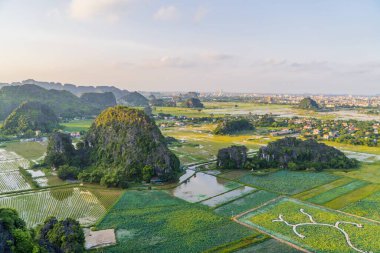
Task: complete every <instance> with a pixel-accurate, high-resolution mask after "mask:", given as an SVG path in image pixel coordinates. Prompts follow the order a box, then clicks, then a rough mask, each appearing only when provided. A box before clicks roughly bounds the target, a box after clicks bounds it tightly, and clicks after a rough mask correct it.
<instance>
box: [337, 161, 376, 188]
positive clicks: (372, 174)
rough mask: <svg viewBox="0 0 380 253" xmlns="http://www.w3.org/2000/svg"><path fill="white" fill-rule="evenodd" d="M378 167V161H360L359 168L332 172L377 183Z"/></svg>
mask: <svg viewBox="0 0 380 253" xmlns="http://www.w3.org/2000/svg"><path fill="white" fill-rule="evenodd" d="M379 168H380V162H374V163H361V164H360V168H359V169H357V170H352V171H337V172H334V174H336V175H342V176H347V177H352V178H356V179H360V180H365V181H368V182H372V183H376V184H379V183H380V169H379Z"/></svg>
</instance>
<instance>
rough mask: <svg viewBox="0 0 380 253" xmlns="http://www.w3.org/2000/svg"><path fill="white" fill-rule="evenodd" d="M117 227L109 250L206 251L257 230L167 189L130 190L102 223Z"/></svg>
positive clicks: (100, 227) (107, 249) (103, 227)
mask: <svg viewBox="0 0 380 253" xmlns="http://www.w3.org/2000/svg"><path fill="white" fill-rule="evenodd" d="M107 228H115V229H116V235H117V241H118V244H117V245H116V246H112V247H109V248H106V249H105V252H125V249H128V251H129V252H202V251H205V250H208V249H210V248H214V247H217V246H218V245H221V244H226V243H227V244H228V243H232V242H236V241H238V240H240V239H242V238H246V237H249V236H252V235H255V234H257V233H255V232H253V231H252V230H250V229H248V228H245V227H243V226H240V225H238V224H236V223H234V222H231V221H230V220H228V219H226V218H223V217H220V216H217V215H215V214H213V212H212V211H211V210H209V209H208V208H206V207H204V206H202V205H199V204H190V203H187V202H185V201H183V200H180V199H178V198H175V197H172V196H170V195H169V194H168V193H166V192H163V191H127V192H125V193H124V195H123V196H122V197H121V199H120V200H119V202H118V203H117V204H116V205H115V206H114V207H113V208H112V209H111V211H110V212H109V213H108V214H107V215H106V216H105V217H104V219H103V220H102V221H101V222H100V223H99V224H98V226H97V229H107Z"/></svg>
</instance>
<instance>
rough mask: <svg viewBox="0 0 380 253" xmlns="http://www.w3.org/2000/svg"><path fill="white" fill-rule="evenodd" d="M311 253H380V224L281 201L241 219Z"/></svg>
mask: <svg viewBox="0 0 380 253" xmlns="http://www.w3.org/2000/svg"><path fill="white" fill-rule="evenodd" d="M238 220H239V222H243V223H245V224H247V225H250V226H252V227H254V228H257V229H259V230H261V231H264V232H266V233H268V234H270V235H272V236H274V237H277V238H281V239H283V240H286V241H288V242H291V243H293V244H294V245H298V246H299V247H302V248H304V249H307V250H310V251H312V252H361V253H365V252H379V251H380V240H379V234H380V223H376V222H372V221H369V220H366V219H363V218H359V217H354V216H350V215H349V214H345V213H340V212H337V211H334V210H331V209H327V208H323V207H319V206H314V205H310V204H307V203H304V202H301V201H298V200H294V199H289V198H282V199H280V200H277V201H275V202H273V203H270V204H268V205H265V206H263V207H260V208H258V209H257V210H254V211H252V212H250V213H248V214H245V215H244V216H242V217H239V218H238Z"/></svg>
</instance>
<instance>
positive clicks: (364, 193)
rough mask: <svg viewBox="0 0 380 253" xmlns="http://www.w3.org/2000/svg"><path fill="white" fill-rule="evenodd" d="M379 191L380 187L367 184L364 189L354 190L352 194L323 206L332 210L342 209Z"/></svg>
mask: <svg viewBox="0 0 380 253" xmlns="http://www.w3.org/2000/svg"><path fill="white" fill-rule="evenodd" d="M378 190H380V185H378V184H369V185H366V186H364V187H361V188H359V189H356V190H354V191H352V192H349V193H348V194H346V195H343V196H340V197H338V198H336V199H333V200H331V201H329V202H327V203H325V204H324V206H327V207H329V208H333V209H342V208H343V207H345V206H347V205H349V204H351V203H354V202H357V201H360V200H361V199H364V198H366V197H368V196H369V195H371V194H372V193H374V192H376V191H378Z"/></svg>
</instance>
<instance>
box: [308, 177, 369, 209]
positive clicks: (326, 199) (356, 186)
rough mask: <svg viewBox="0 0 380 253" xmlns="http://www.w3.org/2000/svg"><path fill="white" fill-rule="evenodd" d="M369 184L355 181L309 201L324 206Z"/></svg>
mask: <svg viewBox="0 0 380 253" xmlns="http://www.w3.org/2000/svg"><path fill="white" fill-rule="evenodd" d="M368 184H369V183H368V182H365V181H359V180H355V181H353V182H351V183H348V184H346V185H343V186H340V187H337V188H334V189H331V190H329V191H326V192H324V193H321V194H319V195H317V196H315V197H312V198H310V199H308V200H307V201H309V202H312V203H315V204H324V203H326V202H329V201H331V200H333V199H335V198H338V197H340V196H343V195H345V194H347V193H349V192H351V191H354V190H356V189H359V188H361V187H364V186H366V185H368Z"/></svg>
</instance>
